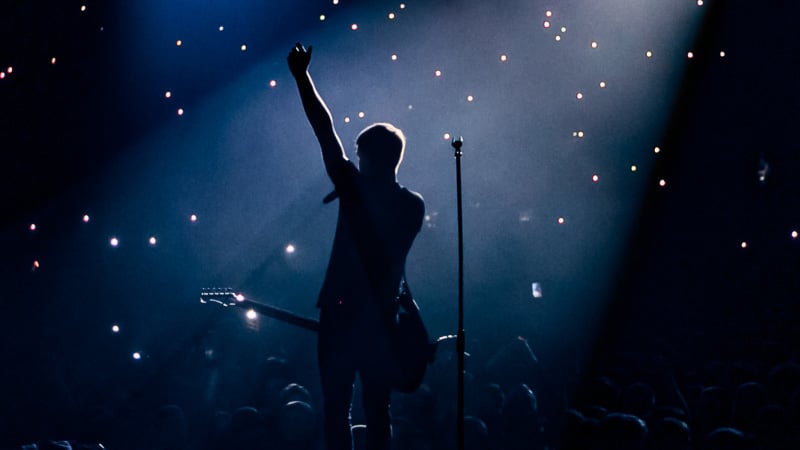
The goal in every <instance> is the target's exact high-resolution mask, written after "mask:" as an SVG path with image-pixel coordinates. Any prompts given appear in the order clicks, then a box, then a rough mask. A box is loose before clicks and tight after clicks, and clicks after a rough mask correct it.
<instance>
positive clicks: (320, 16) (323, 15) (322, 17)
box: [319, 14, 325, 22]
mask: <svg viewBox="0 0 800 450" xmlns="http://www.w3.org/2000/svg"><path fill="white" fill-rule="evenodd" d="M319 21H320V22H324V21H325V14H320V15H319Z"/></svg>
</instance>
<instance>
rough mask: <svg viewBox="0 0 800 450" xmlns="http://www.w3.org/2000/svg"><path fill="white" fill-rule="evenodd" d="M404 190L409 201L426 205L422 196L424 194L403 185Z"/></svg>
mask: <svg viewBox="0 0 800 450" xmlns="http://www.w3.org/2000/svg"><path fill="white" fill-rule="evenodd" d="M402 191H403V195H404V196H405V197H406V199H407V200H408V201H409V202H411V203H416V204H418V205H421V206H425V199H424V198H422V194H420V193H419V192H416V191H412V190H411V189H409V188H407V187H403V189H402Z"/></svg>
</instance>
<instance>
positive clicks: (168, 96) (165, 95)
mask: <svg viewBox="0 0 800 450" xmlns="http://www.w3.org/2000/svg"><path fill="white" fill-rule="evenodd" d="M170 97H172V92H170V91H166V92H164V98H170Z"/></svg>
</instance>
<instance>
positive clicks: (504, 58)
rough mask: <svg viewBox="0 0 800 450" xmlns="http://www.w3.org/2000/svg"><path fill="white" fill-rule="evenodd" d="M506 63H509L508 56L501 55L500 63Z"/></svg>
mask: <svg viewBox="0 0 800 450" xmlns="http://www.w3.org/2000/svg"><path fill="white" fill-rule="evenodd" d="M506 61H508V56H507V55H506V54H502V55H500V62H506Z"/></svg>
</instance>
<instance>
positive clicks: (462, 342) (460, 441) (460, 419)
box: [451, 136, 466, 450]
mask: <svg viewBox="0 0 800 450" xmlns="http://www.w3.org/2000/svg"><path fill="white" fill-rule="evenodd" d="M451 145H452V146H453V148H454V149H455V158H456V198H457V202H458V334H457V335H456V353H458V359H457V361H458V363H457V367H458V391H457V392H458V393H457V397H458V400H457V404H456V416H457V418H456V420H457V428H456V430H457V431H456V432H457V434H458V438H457V441H456V442H457V447H456V448H457V449H458V450H464V352H465V351H466V338H465V335H464V229H463V219H462V214H461V155H462V153H461V146H462V145H464V138H463V137H461V136H459V137H458V138H453V141H452V142H451Z"/></svg>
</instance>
